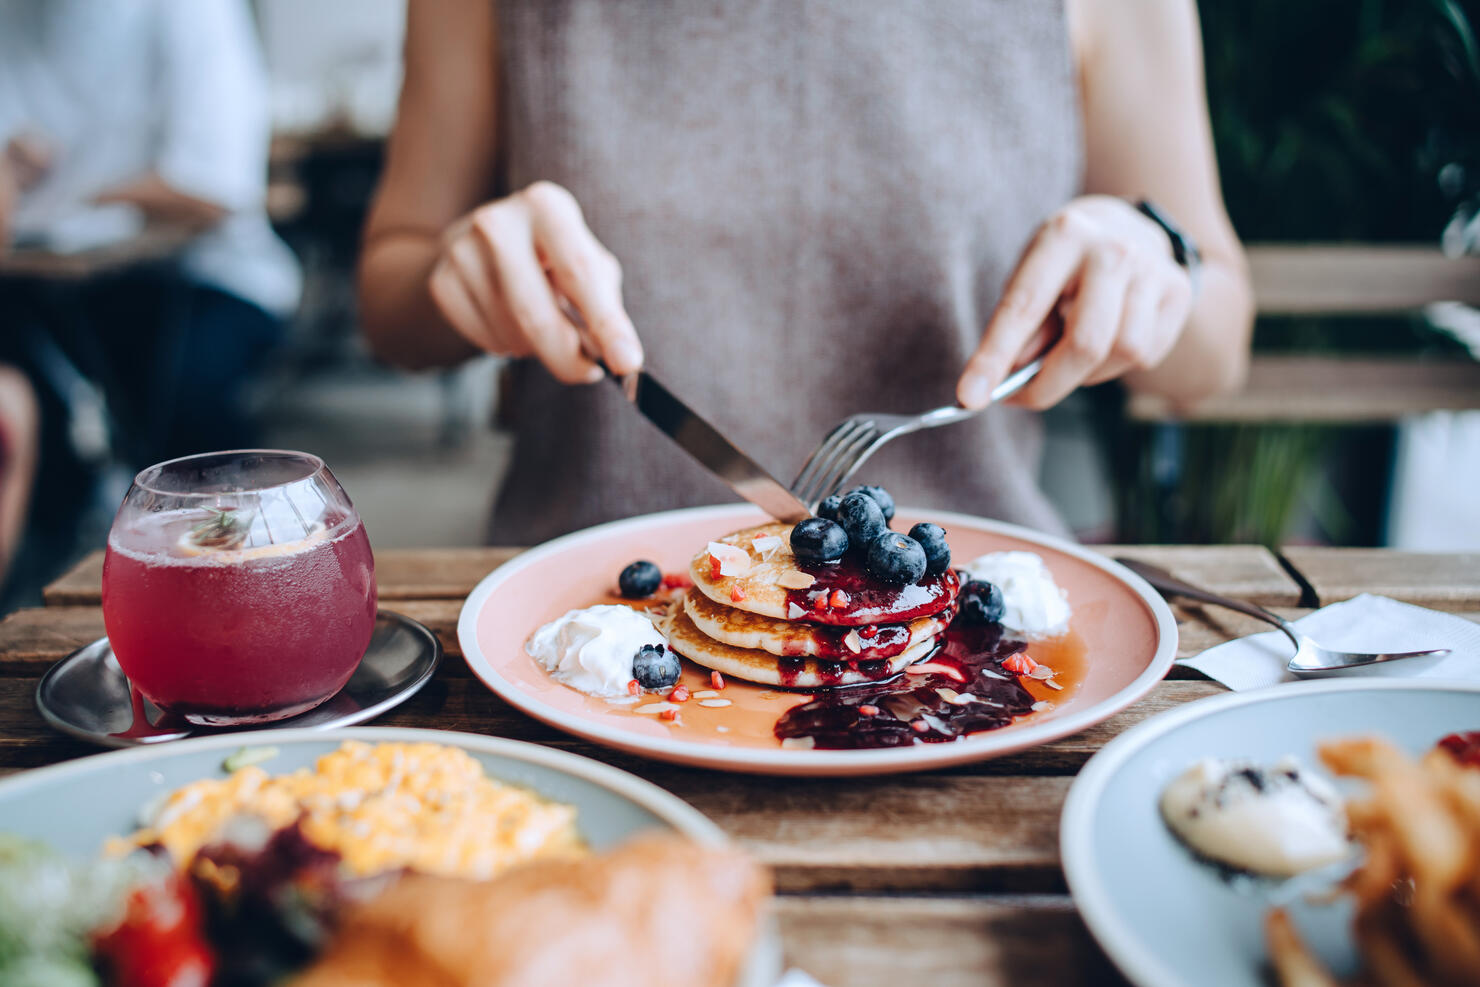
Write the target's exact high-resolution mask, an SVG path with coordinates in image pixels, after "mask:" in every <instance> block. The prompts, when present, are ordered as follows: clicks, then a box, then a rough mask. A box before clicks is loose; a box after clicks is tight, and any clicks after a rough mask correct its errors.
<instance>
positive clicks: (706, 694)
mask: <svg viewBox="0 0 1480 987" xmlns="http://www.w3.org/2000/svg"><path fill="white" fill-rule="evenodd" d="M692 695H693V697H694V698H695V699H713V698H714V697H715V696H717V695H719V693H718V692H715V691H714V690H713V689H700V690H699V691H698V692H695V693H693V694H692Z"/></svg>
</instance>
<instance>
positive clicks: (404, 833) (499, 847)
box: [121, 741, 586, 880]
mask: <svg viewBox="0 0 1480 987" xmlns="http://www.w3.org/2000/svg"><path fill="white" fill-rule="evenodd" d="M239 816H255V817H257V818H259V819H261V820H262V821H263V822H265V823H267V825H268V826H270V827H271V828H272V829H274V830H276V829H279V828H281V827H284V826H288V825H291V824H292V823H293V822H295V821H300V822H301V823H302V826H303V832H304V835H305V836H306V837H307V838H308V839H309V840H310V841H311V842H313V843H314V844H316V845H318V846H321V847H323V848H325V849H328V850H335V851H337V852H338V853H339V854H340V856H341V857H342V858H343V861H344V864H345V866H346V867H348V868H349V869H350V870H351V871H352V872H354V873H356V874H374V873H377V872H380V871H385V870H392V869H398V868H402V867H409V868H411V869H412V870H416V871H420V872H422V873H424V874H437V875H442V876H447V877H464V878H471V879H475V880H481V879H486V878H489V877H492V876H493V875H495V874H498V873H500V872H502V871H504V870H507V869H508V868H509V867H512V866H514V865H515V864H520V863H524V862H526V861H529V860H533V859H536V858H545V857H573V856H583V855H584V854H585V852H586V851H585V848H584V847H583V845H582V844H581V841H580V837H579V835H578V834H577V832H576V828H575V808H574V807H573V806H568V805H561V804H558V803H554V802H547V801H545V800H543V799H541V798H539V797H538V796H536V795H533V794H531V793H530V792H527V791H525V790H523V789H520V788H516V787H514V786H512V785H506V784H502V783H500V782H497V781H494V780H492V779H491V778H489V777H487V776H486V775H485V774H484V773H483V766H482V765H481V764H480V763H479V762H478V761H477V760H476V759H475V758H473V757H472V756H471V755H469V754H468V753H467V752H465V751H462V750H458V749H457V748H455V747H446V746H443V745H441V744H426V743H422V744H376V745H373V746H372V745H370V744H366V743H363V742H359V741H347V742H346V743H344V744H343V745H342V746H341V747H340V748H339V749H338V750H336V751H334V752H333V753H330V754H325V755H324V756H323V757H321V758H319V760H318V762H317V763H316V764H315V766H314V768H313V770H309V769H308V768H300V769H299V770H297V771H294V772H293V773H292V774H286V775H279V776H276V777H273V776H271V775H269V774H268V773H267V772H265V771H263V770H262V769H261V768H259V767H255V766H251V767H245V768H241V769H240V770H238V771H236V772H234V773H233V774H231V776H230V777H227V778H223V779H206V780H203V781H197V782H193V783H192V784H189V785H186V786H184V787H183V788H180V789H178V790H177V791H175V792H174V793H173V794H172V795H170V797H169V799H168V800H167V801H166V802H165V803H164V805H163V806H162V807H161V808H160V809H159V811H158V812H157V814H156V815H155V817H154V820H153V824H152V825H150V826H147V827H145V828H144V829H141V830H139V831H138V832H136V833H134V834H133V835H132V836H131V837H129V838H128V839H127V840H125V841H122V846H121V849H124V850H127V849H132V848H134V847H142V846H149V845H152V844H160V845H162V846H163V847H164V848H165V849H166V850H167V851H169V854H170V856H171V857H172V858H173V859H174V861H175V862H176V863H177V864H178V865H180V866H185V865H187V864H189V863H190V862H191V860H193V859H194V857H195V855H196V853H197V852H198V851H199V850H200V849H201V848H202V847H204V846H208V845H210V844H211V843H213V842H216V841H218V840H219V839H220V838H221V836H222V833H223V830H224V827H225V826H226V825H227V823H229V822H230V821H231V820H232V819H234V818H236V817H239Z"/></svg>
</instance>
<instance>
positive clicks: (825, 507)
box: [817, 494, 843, 521]
mask: <svg viewBox="0 0 1480 987" xmlns="http://www.w3.org/2000/svg"><path fill="white" fill-rule="evenodd" d="M842 502H843V495H842V494H833V495H832V496H831V497H828V498H827V499H825V500H824V501H823V502H822V503H820V504H818V505H817V516H818V517H821V518H827V519H828V520H829V521H836V520H837V519H838V505H839V504H841V503H842Z"/></svg>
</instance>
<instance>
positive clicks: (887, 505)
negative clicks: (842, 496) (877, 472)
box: [848, 484, 894, 524]
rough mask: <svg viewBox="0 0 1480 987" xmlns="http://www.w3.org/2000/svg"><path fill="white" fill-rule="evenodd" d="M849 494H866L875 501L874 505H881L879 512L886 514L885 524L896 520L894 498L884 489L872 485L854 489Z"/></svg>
mask: <svg viewBox="0 0 1480 987" xmlns="http://www.w3.org/2000/svg"><path fill="white" fill-rule="evenodd" d="M848 492H849V493H861V494H866V495H867V496H869V497H872V498H873V499H874V503H876V504H878V505H879V510H881V511H883V512H884V523H885V524H888V523H889V522H890V521H893V520H894V498H893V497H892V496H890V494H889V491H887V490H885V489H884V488H883V487H876V486H873V485H871V484H865V485H864V486H861V487H854V488H853V489H852V490H849V491H848Z"/></svg>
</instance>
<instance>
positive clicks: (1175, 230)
mask: <svg viewBox="0 0 1480 987" xmlns="http://www.w3.org/2000/svg"><path fill="white" fill-rule="evenodd" d="M1136 209H1138V210H1139V211H1140V212H1141V214H1142V215H1144V216H1145V217H1146V218H1147V219H1149V220H1151V221H1152V222H1153V223H1155V224H1156V225H1157V226H1160V227H1161V229H1162V232H1164V233H1165V234H1166V235H1167V239H1168V240H1170V241H1171V243H1172V259H1173V260H1175V261H1176V262H1177V263H1178V264H1180V265H1182V269H1183V270H1185V271H1186V272H1187V278H1188V280H1189V281H1191V282H1192V297H1194V298H1196V297H1197V289H1198V288H1199V287H1200V286H1201V285H1202V254H1200V253H1199V252H1198V250H1197V244H1196V243H1194V242H1193V239H1192V237H1190V236H1188V235H1187V231H1186V230H1184V229H1182V227H1180V226H1178V225H1177V224H1176V223H1174V222H1172V221H1171V220H1170V219H1168V218H1167V215H1166V213H1164V212H1162V211H1161V210H1160V209H1158V208H1157V207H1156V206H1155V205H1153V204H1152V203H1151V201H1150V200H1149V199H1140V200H1138V201H1137V202H1136Z"/></svg>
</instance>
